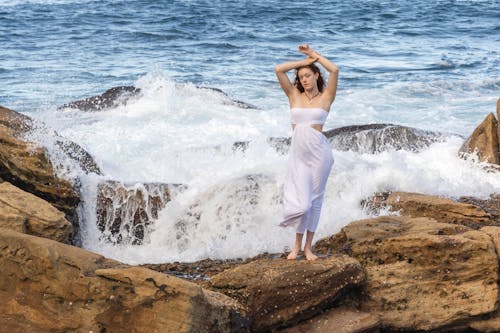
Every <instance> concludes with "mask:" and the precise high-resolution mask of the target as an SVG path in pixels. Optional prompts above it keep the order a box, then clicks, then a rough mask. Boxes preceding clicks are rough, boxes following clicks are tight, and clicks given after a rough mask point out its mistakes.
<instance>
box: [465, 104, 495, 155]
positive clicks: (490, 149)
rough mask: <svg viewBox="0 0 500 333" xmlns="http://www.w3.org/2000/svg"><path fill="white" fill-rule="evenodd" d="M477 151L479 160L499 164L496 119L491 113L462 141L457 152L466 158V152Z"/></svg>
mask: <svg viewBox="0 0 500 333" xmlns="http://www.w3.org/2000/svg"><path fill="white" fill-rule="evenodd" d="M473 152H477V155H478V157H479V161H481V162H487V163H491V164H500V155H499V138H498V121H497V120H496V119H495V116H494V115H493V113H490V114H488V116H487V117H486V118H485V119H484V120H483V122H482V123H481V124H480V125H479V126H478V127H476V129H475V130H474V132H472V135H471V136H470V137H469V138H468V139H467V140H466V141H465V142H464V144H463V145H462V147H461V148H460V150H459V152H458V154H459V156H460V157H462V158H467V156H468V154H470V153H473Z"/></svg>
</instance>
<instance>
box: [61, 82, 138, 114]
mask: <svg viewBox="0 0 500 333" xmlns="http://www.w3.org/2000/svg"><path fill="white" fill-rule="evenodd" d="M140 92H141V89H140V88H136V87H133V86H121V87H113V88H111V89H108V90H106V91H105V92H104V93H102V94H101V95H97V96H92V97H88V98H85V99H81V100H78V101H74V102H70V103H68V104H64V105H63V106H61V107H59V108H58V109H59V110H61V109H66V108H72V109H79V110H82V111H101V110H105V109H109V108H112V107H116V106H118V105H125V104H127V102H128V100H129V99H130V98H132V97H136V96H137V95H139V94H140Z"/></svg>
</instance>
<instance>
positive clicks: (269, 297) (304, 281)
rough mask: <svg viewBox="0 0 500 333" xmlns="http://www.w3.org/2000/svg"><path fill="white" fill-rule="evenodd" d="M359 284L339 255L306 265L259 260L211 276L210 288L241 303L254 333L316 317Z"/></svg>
mask: <svg viewBox="0 0 500 333" xmlns="http://www.w3.org/2000/svg"><path fill="white" fill-rule="evenodd" d="M364 279H365V274H364V272H363V269H362V267H361V266H360V265H359V263H358V262H357V261H356V260H354V259H353V258H350V257H348V256H344V255H340V256H339V255H336V256H332V257H330V258H325V259H319V260H316V261H314V262H310V261H306V260H298V261H296V260H286V259H261V260H255V261H252V262H250V263H248V264H245V265H241V266H238V267H236V268H233V269H230V270H227V271H224V272H222V273H220V274H217V275H215V276H213V277H212V279H211V281H210V286H211V287H212V288H213V289H214V290H216V291H221V292H223V293H224V294H226V295H229V296H232V297H235V298H236V299H238V300H240V301H241V302H242V303H244V304H246V305H247V307H248V311H249V316H250V318H251V319H252V329H253V330H254V331H257V332H260V331H266V330H269V329H274V328H277V327H279V326H282V325H286V326H288V325H293V324H294V323H297V322H299V321H301V320H305V319H308V318H310V317H311V316H314V315H315V314H318V313H319V312H320V311H322V310H323V309H324V308H327V307H328V306H331V305H332V304H333V302H334V301H335V300H336V299H337V298H338V297H339V295H341V294H342V292H343V291H346V290H348V288H349V287H354V286H358V285H359V284H360V283H362V282H363V281H364Z"/></svg>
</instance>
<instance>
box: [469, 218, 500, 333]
mask: <svg viewBox="0 0 500 333" xmlns="http://www.w3.org/2000/svg"><path fill="white" fill-rule="evenodd" d="M481 231H482V232H484V233H486V234H488V235H489V236H490V237H491V239H492V240H493V243H494V244H495V249H496V251H497V253H500V252H499V251H500V227H484V228H481ZM469 327H470V328H472V329H474V330H475V331H477V332H500V309H497V310H496V311H495V312H493V313H491V314H489V315H488V316H487V317H486V318H478V319H477V320H474V321H472V322H471V323H470V324H469Z"/></svg>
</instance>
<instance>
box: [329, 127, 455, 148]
mask: <svg viewBox="0 0 500 333" xmlns="http://www.w3.org/2000/svg"><path fill="white" fill-rule="evenodd" d="M324 135H325V136H326V137H327V138H328V140H329V141H330V143H331V145H332V146H333V147H335V149H337V150H343V151H355V152H360V153H369V154H374V153H380V152H383V151H388V150H409V151H415V152H417V151H420V150H422V149H425V148H427V147H429V146H430V145H431V144H433V143H435V142H439V141H443V140H444V139H445V138H446V136H445V135H443V134H441V133H438V132H431V131H425V130H421V129H418V128H413V127H407V126H401V125H393V124H368V125H354V126H345V127H339V128H335V129H331V130H328V131H325V132H324Z"/></svg>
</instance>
